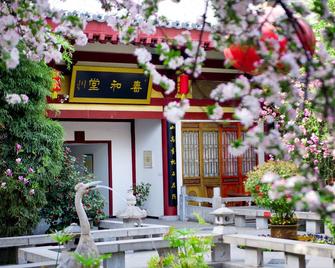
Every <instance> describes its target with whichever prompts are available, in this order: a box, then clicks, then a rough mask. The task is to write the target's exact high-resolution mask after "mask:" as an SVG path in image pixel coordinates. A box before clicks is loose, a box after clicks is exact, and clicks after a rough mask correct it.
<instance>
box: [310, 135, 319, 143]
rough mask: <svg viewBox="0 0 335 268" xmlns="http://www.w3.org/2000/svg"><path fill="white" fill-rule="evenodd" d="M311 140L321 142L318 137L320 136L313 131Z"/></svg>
mask: <svg viewBox="0 0 335 268" xmlns="http://www.w3.org/2000/svg"><path fill="white" fill-rule="evenodd" d="M311 140H312V141H313V142H314V143H315V144H317V143H318V142H319V138H318V136H316V135H315V134H314V133H313V134H312V136H311Z"/></svg>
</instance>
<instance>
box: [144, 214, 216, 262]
mask: <svg viewBox="0 0 335 268" xmlns="http://www.w3.org/2000/svg"><path fill="white" fill-rule="evenodd" d="M195 217H196V218H197V219H198V221H199V223H200V224H202V223H204V222H205V221H204V219H202V218H201V217H200V215H199V214H195ZM164 239H165V240H168V241H169V244H170V247H171V248H175V249H176V250H177V254H176V255H174V254H168V255H167V256H164V257H158V256H157V257H156V256H155V257H152V258H151V259H150V260H149V262H148V267H149V268H194V267H197V268H207V267H209V266H208V265H207V263H206V261H205V255H206V254H207V253H208V252H210V250H211V247H212V245H213V239H212V237H210V236H208V237H205V236H201V237H200V236H198V235H197V234H196V233H195V231H194V230H192V229H175V228H174V227H171V228H170V230H169V233H168V234H167V235H165V236H164Z"/></svg>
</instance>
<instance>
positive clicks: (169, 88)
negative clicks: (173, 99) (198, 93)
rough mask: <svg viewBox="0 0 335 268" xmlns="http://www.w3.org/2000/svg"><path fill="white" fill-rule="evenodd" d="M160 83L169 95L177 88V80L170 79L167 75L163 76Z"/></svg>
mask: <svg viewBox="0 0 335 268" xmlns="http://www.w3.org/2000/svg"><path fill="white" fill-rule="evenodd" d="M159 84H160V85H161V86H162V87H163V88H164V89H165V92H164V93H165V94H166V95H169V94H170V93H172V92H173V91H174V90H175V87H176V82H175V81H173V80H172V79H169V78H168V77H167V76H165V75H163V76H161V80H160V82H159Z"/></svg>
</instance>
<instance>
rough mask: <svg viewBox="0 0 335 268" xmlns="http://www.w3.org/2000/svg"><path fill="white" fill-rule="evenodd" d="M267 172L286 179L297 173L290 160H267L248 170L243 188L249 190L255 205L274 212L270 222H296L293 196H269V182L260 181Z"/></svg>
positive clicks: (282, 223)
mask: <svg viewBox="0 0 335 268" xmlns="http://www.w3.org/2000/svg"><path fill="white" fill-rule="evenodd" d="M267 173H274V174H278V176H279V177H280V178H281V179H287V178H289V177H292V176H295V175H297V173H298V169H297V167H296V166H295V165H294V164H293V163H290V162H285V161H268V162H266V163H264V164H262V165H260V166H258V167H256V168H255V169H254V170H253V171H249V172H248V173H247V180H246V181H245V190H246V191H247V192H250V194H251V196H252V197H253V198H254V200H255V203H256V205H258V206H260V207H263V208H266V209H270V210H271V211H272V212H273V213H274V214H272V216H271V223H272V224H280V225H285V224H296V223H297V219H296V217H295V216H294V202H293V199H294V197H291V196H286V195H283V196H280V197H279V198H276V199H274V198H270V196H269V193H270V191H271V184H269V183H263V182H262V181H261V180H262V178H263V176H264V175H265V174H267ZM279 187H280V186H279Z"/></svg>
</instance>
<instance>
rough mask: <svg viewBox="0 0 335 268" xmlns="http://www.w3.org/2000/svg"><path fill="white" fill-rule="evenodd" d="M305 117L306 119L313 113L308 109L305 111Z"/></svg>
mask: <svg viewBox="0 0 335 268" xmlns="http://www.w3.org/2000/svg"><path fill="white" fill-rule="evenodd" d="M304 116H305V117H309V116H311V112H310V111H309V110H308V109H307V108H305V109H304Z"/></svg>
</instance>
